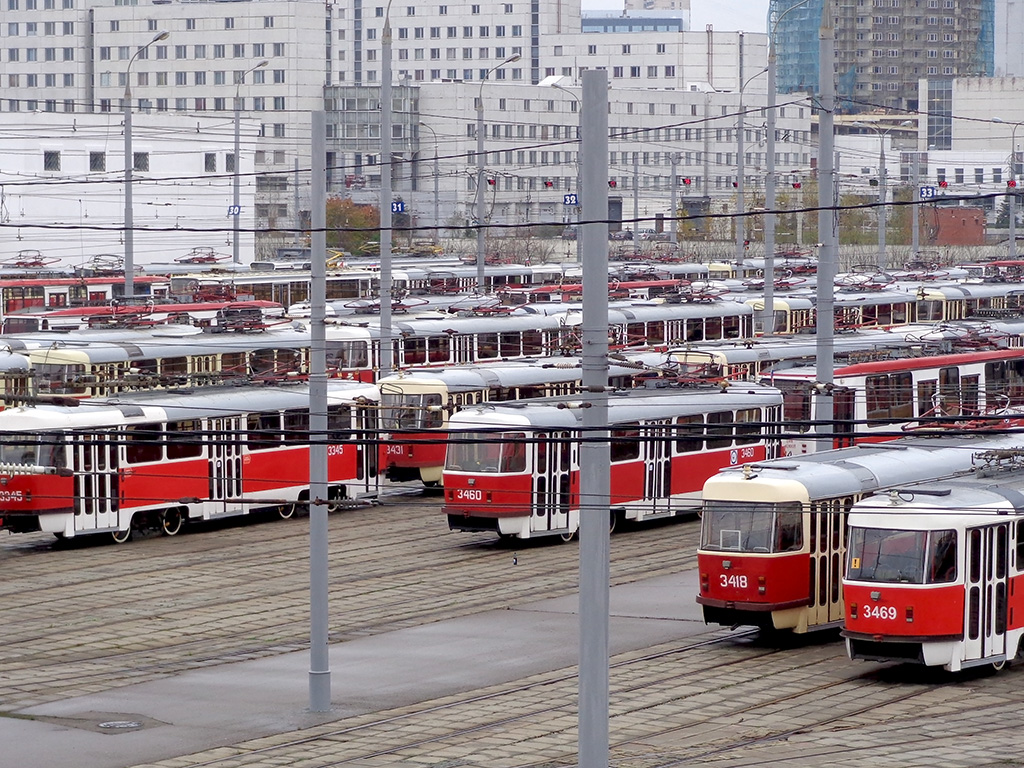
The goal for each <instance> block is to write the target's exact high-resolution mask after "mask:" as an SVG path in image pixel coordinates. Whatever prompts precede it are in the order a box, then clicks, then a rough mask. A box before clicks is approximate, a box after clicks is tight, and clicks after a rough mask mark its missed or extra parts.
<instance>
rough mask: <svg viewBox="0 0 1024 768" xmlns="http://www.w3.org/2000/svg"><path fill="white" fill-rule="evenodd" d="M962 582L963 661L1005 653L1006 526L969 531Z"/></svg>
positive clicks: (1007, 533)
mask: <svg viewBox="0 0 1024 768" xmlns="http://www.w3.org/2000/svg"><path fill="white" fill-rule="evenodd" d="M965 534H966V540H967V560H966V573H965V577H964V581H965V582H966V588H967V599H966V600H965V602H964V611H965V613H966V615H965V616H964V627H965V629H966V631H965V633H964V650H963V659H965V660H966V659H984V658H987V657H989V656H996V655H998V654H1001V653H1005V652H1006V609H1007V608H1006V590H1007V563H1008V561H1009V555H1010V544H1009V526H1008V524H1006V523H1003V524H1002V525H993V526H989V527H987V528H968V529H967V531H966V532H965Z"/></svg>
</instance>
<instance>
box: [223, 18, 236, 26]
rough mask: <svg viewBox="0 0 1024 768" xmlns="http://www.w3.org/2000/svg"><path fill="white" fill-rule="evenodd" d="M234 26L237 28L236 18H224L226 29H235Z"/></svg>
mask: <svg viewBox="0 0 1024 768" xmlns="http://www.w3.org/2000/svg"><path fill="white" fill-rule="evenodd" d="M234 28H235V20H234V19H232V18H227V19H224V29H234Z"/></svg>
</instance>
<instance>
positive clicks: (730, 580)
mask: <svg viewBox="0 0 1024 768" xmlns="http://www.w3.org/2000/svg"><path fill="white" fill-rule="evenodd" d="M718 578H719V579H721V581H722V586H723V587H735V588H737V589H744V588H746V586H747V577H746V576H740V575H738V574H724V573H723V574H720V575H719V577H718Z"/></svg>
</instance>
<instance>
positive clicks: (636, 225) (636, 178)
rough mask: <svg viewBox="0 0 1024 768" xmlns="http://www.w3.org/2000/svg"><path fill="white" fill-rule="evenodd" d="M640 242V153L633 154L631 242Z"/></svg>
mask: <svg viewBox="0 0 1024 768" xmlns="http://www.w3.org/2000/svg"><path fill="white" fill-rule="evenodd" d="M639 241H640V153H639V152H634V153H633V242H634V243H637V242H639Z"/></svg>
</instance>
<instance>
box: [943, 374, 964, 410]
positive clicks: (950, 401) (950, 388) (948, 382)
mask: <svg viewBox="0 0 1024 768" xmlns="http://www.w3.org/2000/svg"><path fill="white" fill-rule="evenodd" d="M939 403H940V404H941V406H942V413H943V414H944V415H946V416H959V415H960V369H959V368H957V367H956V366H948V367H946V368H940V369H939Z"/></svg>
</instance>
